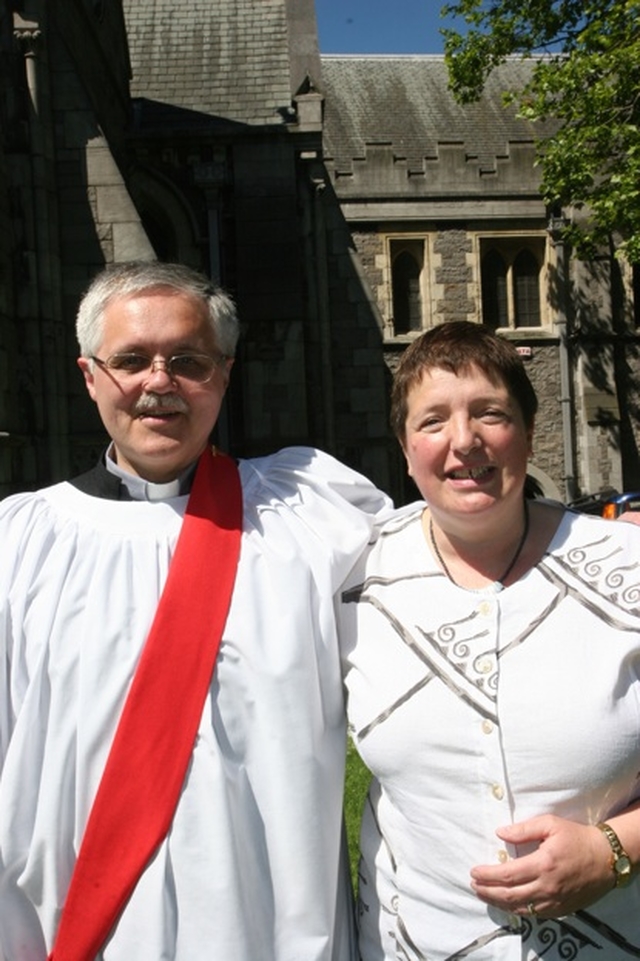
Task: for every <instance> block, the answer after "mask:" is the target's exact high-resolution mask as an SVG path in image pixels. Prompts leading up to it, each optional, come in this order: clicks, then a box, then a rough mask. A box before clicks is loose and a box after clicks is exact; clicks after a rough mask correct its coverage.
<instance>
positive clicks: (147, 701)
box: [49, 450, 242, 961]
mask: <svg viewBox="0 0 640 961" xmlns="http://www.w3.org/2000/svg"><path fill="white" fill-rule="evenodd" d="M241 533H242V487H241V484H240V478H239V474H238V468H237V466H236V464H235V462H234V461H233V460H232V459H231V458H229V457H227V456H225V455H220V454H214V455H212V452H211V451H210V450H206V451H205V452H204V453H203V454H202V455H201V457H200V460H199V462H198V466H197V469H196V475H195V478H194V482H193V487H192V491H191V495H190V497H189V502H188V504H187V509H186V513H185V516H184V520H183V523H182V528H181V531H180V536H179V538H178V542H177V544H176V549H175V553H174V556H173V559H172V561H171V565H170V567H169V573H168V576H167V581H166V584H165V588H164V591H163V592H162V596H161V598H160V602H159V604H158V609H157V611H156V616H155V618H154V621H153V624H152V626H151V631H150V633H149V636H148V638H147V641H146V643H145V646H144V649H143V651H142V654H141V656H140V662H139V664H138V667H137V670H136V672H135V675H134V678H133V681H132V684H131V688H130V691H129V694H128V697H127V700H126V702H125V705H124V708H123V711H122V715H121V717H120V721H119V723H118V728H117V730H116V734H115V737H114V740H113V744H112V745H111V751H110V753H109V757H108V759H107V763H106V766H105V770H104V773H103V775H102V780H101V782H100V786H99V788H98V792H97V794H96V798H95V801H94V803H93V807H92V809H91V813H90V815H89V820H88V822H87V827H86V830H85V834H84V837H83V839H82V844H81V847H80V851H79V854H78V859H77V861H76V864H75V868H74V871H73V875H72V878H71V883H70V885H69V891H68V893H67V898H66V902H65V905H64V910H63V913H62V917H61V920H60V924H59V927H58V933H57V937H56V941H55V945H54V949H53V951H52V953H51V955H50V956H49V961H54V959H55V961H92V959H93V958H95V956H96V954H98V952H99V951H100V948H101V947H102V945H103V944H104V942H105V940H106V938H107V937H108V935H109V932H110V931H111V929H112V927H113V925H114V923H115V922H116V920H117V918H118V915H119V914H120V912H121V911H122V909H123V908H124V906H125V905H126V903H127V901H128V899H129V897H130V896H131V893H132V891H133V889H134V888H135V886H136V883H137V881H138V878H139V877H140V875H141V873H142V872H143V871H144V869H145V866H146V865H147V864H148V862H149V860H150V858H151V857H152V856H153V854H154V852H155V851H156V849H157V848H158V846H159V844H160V843H161V842H162V841H163V839H164V838H165V837H166V835H167V832H168V830H169V827H170V825H171V821H172V820H173V815H174V812H175V808H176V805H177V803H178V799H179V796H180V792H181V790H182V785H183V783H184V779H185V775H186V772H187V767H188V764H189V760H190V758H191V753H192V749H193V743H194V740H195V737H196V734H197V731H198V725H199V723H200V718H201V716H202V710H203V705H204V702H205V699H206V696H207V693H208V691H209V689H210V684H211V677H212V674H213V670H214V665H215V660H216V656H217V653H218V647H219V645H220V639H221V637H222V631H223V629H224V625H225V622H226V620H227V615H228V612H229V606H230V604H231V595H232V593H233V585H234V581H235V575H236V569H237V565H238V558H239V554H240V538H241ZM107 588H108V585H105V590H106V589H107Z"/></svg>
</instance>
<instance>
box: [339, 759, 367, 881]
mask: <svg viewBox="0 0 640 961" xmlns="http://www.w3.org/2000/svg"><path fill="white" fill-rule="evenodd" d="M370 779H371V775H370V774H369V771H368V770H367V769H366V767H365V766H364V764H363V763H362V761H361V760H360V757H359V756H358V752H357V751H356V749H355V747H354V746H353V744H352V742H351V741H350V740H349V742H348V744H347V770H346V775H345V786H344V817H345V823H346V826H347V842H348V845H349V862H350V864H351V881H352V883H353V889H354V891H355V890H356V888H357V877H358V857H359V853H358V837H359V834H360V819H361V817H362V807H363V805H364V801H365V797H366V796H367V788H368V787H369V781H370Z"/></svg>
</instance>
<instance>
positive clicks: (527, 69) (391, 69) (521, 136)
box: [321, 54, 544, 172]
mask: <svg viewBox="0 0 640 961" xmlns="http://www.w3.org/2000/svg"><path fill="white" fill-rule="evenodd" d="M321 63H322V85H321V90H322V93H323V94H324V96H325V114H324V123H325V128H324V148H325V158H326V159H328V160H332V161H333V162H334V164H335V169H336V170H340V171H347V172H348V171H349V170H350V169H351V167H352V161H353V160H354V159H356V158H359V159H363V158H364V157H365V155H366V147H367V145H368V144H389V145H391V146H392V147H393V153H394V156H396V157H397V158H406V161H407V169H408V170H409V171H412V170H416V171H421V170H422V169H423V158H425V157H426V158H434V159H435V158H437V156H438V149H437V148H438V144H444V143H446V144H452V143H459V144H463V145H464V146H465V148H466V151H467V154H468V155H469V157H477V158H478V161H479V163H480V165H481V166H484V165H486V166H487V167H489V168H492V167H493V166H494V165H495V158H496V157H505V156H507V155H508V152H509V151H508V144H510V143H532V142H533V141H534V139H535V138H536V136H539V135H540V133H541V131H542V130H543V129H544V128H542V127H540V126H538V125H537V126H535V127H534V125H533V124H532V123H530V122H527V121H524V120H518V119H517V118H516V116H515V112H514V110H513V109H511V108H510V109H506V108H505V107H504V106H503V102H502V90H503V89H508V88H510V87H513V85H514V84H515V85H521V84H522V83H523V82H524V81H525V80H526V79H527V77H528V76H530V73H531V69H532V64H531V61H529V62H526V61H522V60H521V59H520V58H517V59H516V58H513V59H511V60H509V61H508V62H507V63H506V64H504V65H503V66H501V67H499V68H497V69H496V70H495V71H494V72H493V73H492V75H491V76H490V78H489V81H488V83H487V86H486V88H485V92H484V95H483V97H482V99H481V100H480V102H479V103H477V104H472V105H470V106H464V107H463V106H460V105H459V104H457V103H456V102H455V100H454V99H453V96H452V94H451V92H450V91H449V89H448V76H447V68H446V65H445V62H444V57H442V56H422V55H420V56H413V55H410V56H408V55H403V56H355V55H350V56H343V55H326V54H325V55H323V56H322V57H321Z"/></svg>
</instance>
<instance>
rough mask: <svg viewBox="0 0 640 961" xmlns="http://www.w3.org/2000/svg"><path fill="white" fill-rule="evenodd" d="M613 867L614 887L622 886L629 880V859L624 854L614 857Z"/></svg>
mask: <svg viewBox="0 0 640 961" xmlns="http://www.w3.org/2000/svg"><path fill="white" fill-rule="evenodd" d="M613 869H614V871H615V872H616V887H618V886H619V887H624V886H625V885H626V884H628V883H629V881H630V880H631V861H630V860H629V858H628V857H627V856H626V854H621V855H620V857H618V858H616V861H615V864H614V865H613Z"/></svg>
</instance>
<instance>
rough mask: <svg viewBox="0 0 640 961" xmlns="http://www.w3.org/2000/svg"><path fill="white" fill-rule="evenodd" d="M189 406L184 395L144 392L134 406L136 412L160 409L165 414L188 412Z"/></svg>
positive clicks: (141, 412) (144, 412) (142, 412)
mask: <svg viewBox="0 0 640 961" xmlns="http://www.w3.org/2000/svg"><path fill="white" fill-rule="evenodd" d="M188 410H189V408H188V406H187V403H186V401H185V400H183V398H182V397H178V395H177V394H154V393H148V394H142V395H141V396H140V397H139V398H138V400H137V401H136V404H135V406H134V413H135V414H146V413H149V411H158V412H160V413H163V414H186V413H187V412H188Z"/></svg>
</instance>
